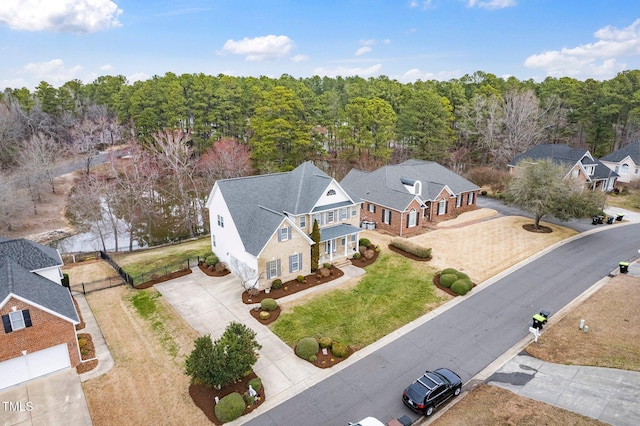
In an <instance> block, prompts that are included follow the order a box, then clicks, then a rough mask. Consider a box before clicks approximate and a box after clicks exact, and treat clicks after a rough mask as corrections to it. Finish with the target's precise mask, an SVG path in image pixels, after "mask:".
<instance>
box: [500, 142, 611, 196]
mask: <svg viewBox="0 0 640 426" xmlns="http://www.w3.org/2000/svg"><path fill="white" fill-rule="evenodd" d="M542 159H550V160H551V161H553V162H554V163H556V164H560V165H561V166H563V167H564V168H565V169H566V170H567V175H566V177H571V178H573V179H579V180H581V181H582V182H583V183H584V186H585V188H589V189H592V190H599V191H611V190H612V189H613V186H614V184H615V181H616V179H617V178H618V174H617V173H616V172H614V171H613V170H611V169H609V168H608V167H607V166H606V165H604V164H603V163H602V162H601V161H600V160H598V159H597V158H594V157H593V156H592V155H591V153H590V152H589V151H588V150H586V149H581V148H571V147H570V146H569V145H563V144H540V145H536V146H534V147H533V148H530V149H529V150H527V151H525V152H524V153H522V154H520V155H516V156H515V157H514V158H513V160H511V161H510V162H509V164H508V167H509V171H510V172H513V171H514V169H515V167H517V165H518V163H519V162H520V161H522V160H528V161H536V160H542Z"/></svg>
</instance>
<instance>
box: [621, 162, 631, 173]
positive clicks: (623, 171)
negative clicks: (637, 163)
mask: <svg viewBox="0 0 640 426" xmlns="http://www.w3.org/2000/svg"><path fill="white" fill-rule="evenodd" d="M620 173H622V174H624V175H626V174H627V173H629V165H628V164H623V165H622V168H621V169H620Z"/></svg>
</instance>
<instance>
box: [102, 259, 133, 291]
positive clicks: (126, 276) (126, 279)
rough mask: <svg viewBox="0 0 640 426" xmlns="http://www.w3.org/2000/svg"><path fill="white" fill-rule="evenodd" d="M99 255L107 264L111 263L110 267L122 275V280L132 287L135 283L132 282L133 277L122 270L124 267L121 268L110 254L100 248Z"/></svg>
mask: <svg viewBox="0 0 640 426" xmlns="http://www.w3.org/2000/svg"><path fill="white" fill-rule="evenodd" d="M100 257H101V258H102V259H103V260H104V261H106V262H107V263H108V264H109V265H111V267H112V268H113V269H115V270H116V272H117V273H118V275H120V277H122V280H123V281H124V282H126V283H127V284H129V285H130V286H131V287H133V286H134V285H135V284H134V281H133V277H132V276H131V275H129V274H127V273H126V272H125V271H124V269H122V268H121V267H120V265H118V264H117V263H116V261H115V260H113V259H112V258H111V256H109V255H108V254H107V253H106V252H104V251H102V250H101V251H100Z"/></svg>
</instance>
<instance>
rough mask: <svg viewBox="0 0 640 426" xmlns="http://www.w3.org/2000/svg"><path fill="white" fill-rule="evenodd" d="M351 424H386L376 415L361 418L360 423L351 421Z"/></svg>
mask: <svg viewBox="0 0 640 426" xmlns="http://www.w3.org/2000/svg"><path fill="white" fill-rule="evenodd" d="M349 426H384V423H382V422H381V421H380V420H378V419H376V418H375V417H367V418H365V419H362V420H360V421H359V422H358V423H352V422H349Z"/></svg>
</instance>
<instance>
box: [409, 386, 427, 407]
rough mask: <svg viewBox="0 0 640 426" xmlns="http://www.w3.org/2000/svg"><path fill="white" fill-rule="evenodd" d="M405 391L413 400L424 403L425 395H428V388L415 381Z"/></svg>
mask: <svg viewBox="0 0 640 426" xmlns="http://www.w3.org/2000/svg"><path fill="white" fill-rule="evenodd" d="M405 392H406V394H407V396H408V397H409V398H411V400H412V401H415V402H419V403H422V401H424V397H425V396H426V395H427V388H425V387H424V386H423V385H421V384H420V383H418V382H415V383H413V384H412V385H411V386H409V387H408V388H407V389H406V390H405Z"/></svg>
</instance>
